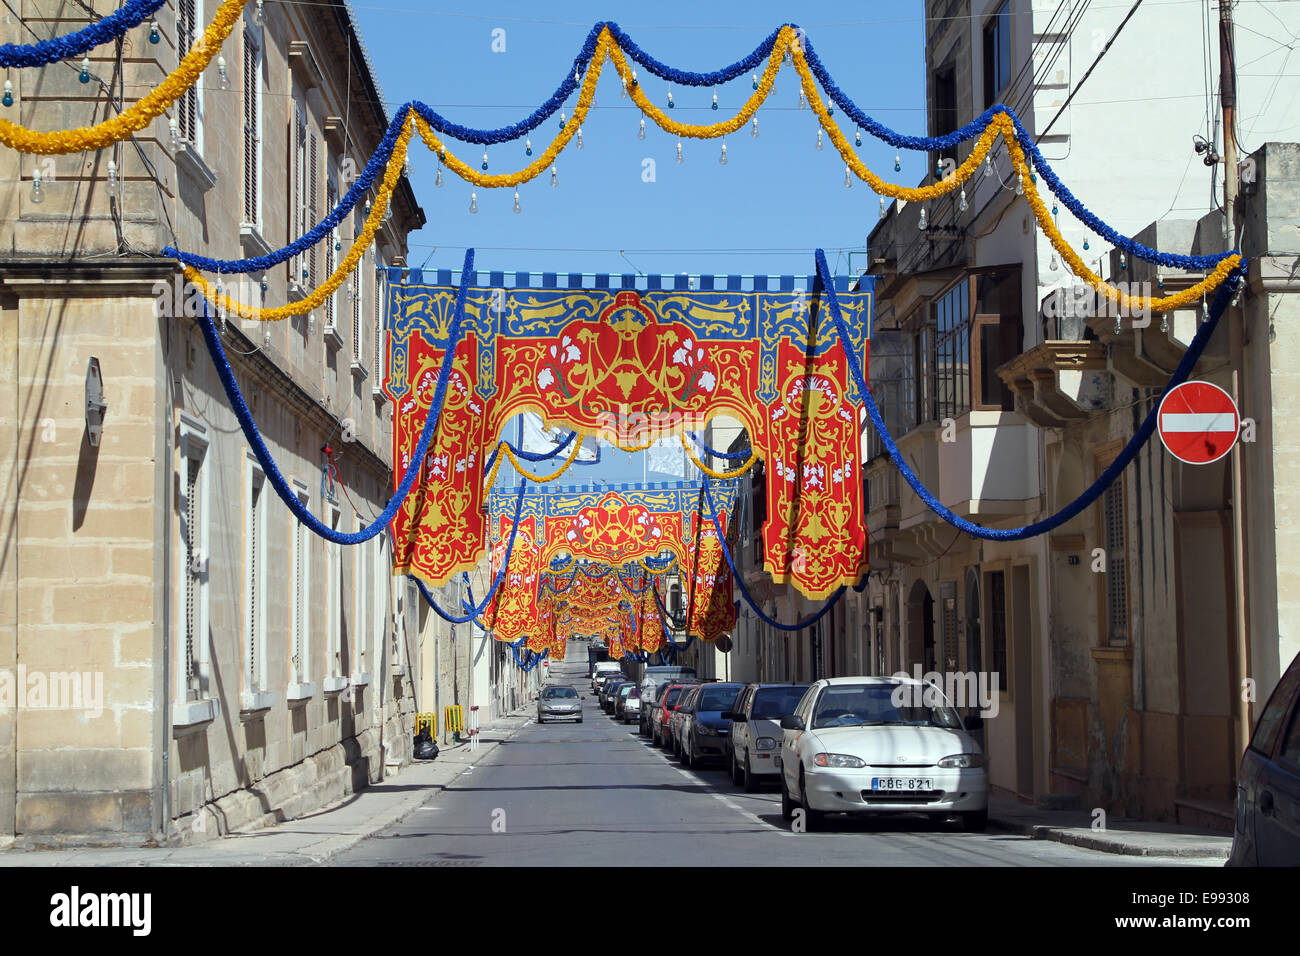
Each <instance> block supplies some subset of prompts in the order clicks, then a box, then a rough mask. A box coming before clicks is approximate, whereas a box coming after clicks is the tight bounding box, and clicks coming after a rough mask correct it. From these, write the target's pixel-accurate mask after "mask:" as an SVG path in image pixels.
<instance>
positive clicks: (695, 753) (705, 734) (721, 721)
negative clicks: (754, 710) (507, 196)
mask: <svg viewBox="0 0 1300 956" xmlns="http://www.w3.org/2000/svg"><path fill="white" fill-rule="evenodd" d="M744 686H745V685H744V684H705V685H704V686H702V687H701V688H700V691H699V693H698V694H696V695H695V701H694V703H693V704H692V705H691V709H690V711H689V712H688V713H687V714H686V716H685V726H683V727H682V746H681V750H680V755H681V761H682V763H684V764H686V766H688V767H690V768H691V769H692V770H694V769H695V768H696V767H698V766H699V765H700V762H701V761H703V760H708V759H715V758H716V759H718V760H722V759H724V758H725V757H726V755H727V754H728V753H729V751H728V749H727V742H728V740H729V739H730V737H731V721H730V720H729V719H728V718H725V717H723V716H722V714H723V712H724V711H729V710H731V705H732V704H734V703H735V702H736V695H737V694H739V693H740V691H741V689H742V688H744Z"/></svg>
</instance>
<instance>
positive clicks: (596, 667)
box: [591, 660, 623, 690]
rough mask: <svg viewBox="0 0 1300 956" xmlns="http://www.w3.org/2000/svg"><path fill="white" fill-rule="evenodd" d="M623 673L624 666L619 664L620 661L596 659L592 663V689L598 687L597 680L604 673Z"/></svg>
mask: <svg viewBox="0 0 1300 956" xmlns="http://www.w3.org/2000/svg"><path fill="white" fill-rule="evenodd" d="M622 673H623V668H622V667H620V666H619V663H618V661H608V660H606V661H596V662H594V663H593V664H592V665H591V689H592V690H595V689H596V680H597V679H598V678H599V677H600V675H602V674H619V675H621V674H622Z"/></svg>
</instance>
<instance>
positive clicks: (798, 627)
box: [703, 339, 847, 631]
mask: <svg viewBox="0 0 1300 956" xmlns="http://www.w3.org/2000/svg"><path fill="white" fill-rule="evenodd" d="M845 341H847V339H846V340H845ZM703 488H704V499H705V501H707V502H708V503H709V514H710V515H711V516H712V517H713V527H714V529H715V530H716V531H717V532H718V540H719V541H720V542H722V556H723V557H724V558H726V559H727V567H729V568H730V569H731V577H732V579H733V580H735V582H736V586H737V587H739V588H740V593H741V595H742V596H743V597H744V599H745V602H746V603H747V604H748V605H749V606H750V607H751V608H753V609H754V613H755V614H757V615H758V616H759V617H760V618H761V619H762V620H763V621H765V622H766V623H768V624H770V625H772V626H773V627H775V628H776V629H777V630H779V631H802V630H803V629H804V628H805V627H811V626H812V625H814V624H816V623H817V622H818V621H820V620H821V619H822V618H823V617H824V616H825V615H826V614H827V613H828V612H829V611H830V609H831V608H833V607H834V606H835V605H836V603H837V602H838V601H839V599H840V598H842V597H844V586H843V585H841V586H840V587H838V588H836V590H835V593H834V594H832V595H831V596H830V597H829V598H827V599H826V603H825V604H823V605H822V607H821V610H819V611H818V612H817V613H816V614H814V615H813V616H812V617H809V618H805V619H804V620H802V621H800V622H799V623H798V624H782V623H781V622H780V621H778V620H777V619H776V618H772V617H768V616H767V615H766V614H764V613H763V609H762V608H761V607H759V606H758V602H757V601H755V600H754V596H753V595H752V594H750V593H749V588H747V587H745V579H744V578H742V577H741V576H740V572H739V571H737V570H736V562H735V559H734V558H732V556H731V547H730V546H729V545H728V544H727V536H726V535H725V534H723V533H722V524H721V522H719V521H718V509H717V506H716V505H714V503H713V492H712V491H711V490H709V476H708V475H705V476H704V482H703Z"/></svg>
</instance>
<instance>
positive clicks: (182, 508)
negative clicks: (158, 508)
mask: <svg viewBox="0 0 1300 956" xmlns="http://www.w3.org/2000/svg"><path fill="white" fill-rule="evenodd" d="M179 452H180V461H179V464H178V469H177V485H178V488H179V492H180V493H179V497H178V500H177V503H176V504H177V516H178V519H179V528H180V547H179V548H178V549H177V550H178V555H177V557H178V562H179V565H180V566H179V567H178V568H177V578H176V580H177V582H178V585H179V589H180V595H179V600H178V601H177V613H178V616H179V621H178V622H177V629H176V632H177V635H178V637H179V639H180V641H182V642H183V645H182V648H181V652H180V654H178V655H177V658H178V659H177V667H176V700H177V702H178V703H179V704H181V705H185V704H192V703H198V702H202V701H207V700H208V698H209V686H208V682H209V678H210V676H211V656H210V646H209V641H208V591H209V583H210V581H209V576H208V471H209V467H208V434H207V428H206V426H204V425H203V424H202V423H200V422H198V421H195V420H194V419H191V418H189V416H186V415H182V416H181V423H180V442H179ZM181 712H184V714H189V715H190V716H188V717H187V716H185V715H184V714H182V713H181ZM211 716H212V713H211V710H210V709H208V710H207V711H206V713H204V712H203V711H202V709H201V708H191V709H189V710H187V709H186V708H185V707H184V706H182V707H180V708H178V713H177V719H175V720H174V721H173V723H176V724H178V725H180V724H188V723H193V722H196V721H197V720H200V719H206V718H210V717H211Z"/></svg>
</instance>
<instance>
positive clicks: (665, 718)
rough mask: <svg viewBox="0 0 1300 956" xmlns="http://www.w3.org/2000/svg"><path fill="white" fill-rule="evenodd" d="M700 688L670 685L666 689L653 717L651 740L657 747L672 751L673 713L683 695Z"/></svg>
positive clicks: (691, 685)
mask: <svg viewBox="0 0 1300 956" xmlns="http://www.w3.org/2000/svg"><path fill="white" fill-rule="evenodd" d="M698 686H699V685H698V684H669V685H668V686H667V687H665V688H664V692H663V696H661V697H660V698H659V701H658V703H657V704H656V705H655V708H654V712H653V714H652V715H651V724H650V739H651V740H653V741H654V743H655V746H657V747H663V748H665V749H671V745H670V743H669V742H670V740H671V739H672V736H671V734H672V727H671V721H672V716H673V711H675V710H676V709H677V705H678V704H679V703H680V702H681V699H682V695H683V694H684V693H685V692H686V691H688V690H690V689H692V688H693V687H698Z"/></svg>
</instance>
